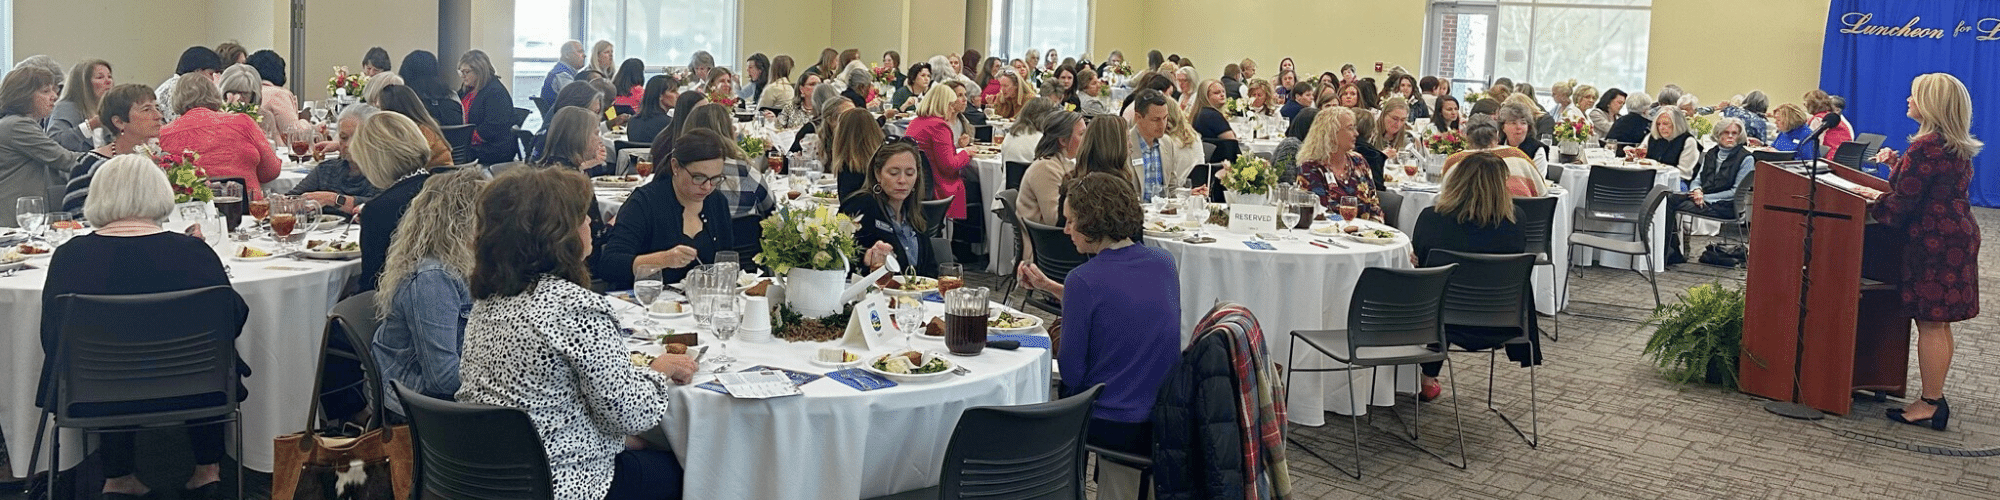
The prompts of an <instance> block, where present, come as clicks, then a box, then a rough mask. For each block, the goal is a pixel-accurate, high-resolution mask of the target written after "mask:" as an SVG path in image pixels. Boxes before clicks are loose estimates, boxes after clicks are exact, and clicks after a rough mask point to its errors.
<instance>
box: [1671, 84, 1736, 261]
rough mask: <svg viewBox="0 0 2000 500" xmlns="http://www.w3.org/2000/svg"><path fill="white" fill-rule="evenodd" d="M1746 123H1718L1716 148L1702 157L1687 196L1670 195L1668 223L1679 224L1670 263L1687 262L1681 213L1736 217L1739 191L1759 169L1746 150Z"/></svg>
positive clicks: (1674, 232) (1673, 236) (1675, 226)
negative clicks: (1682, 243)
mask: <svg viewBox="0 0 2000 500" xmlns="http://www.w3.org/2000/svg"><path fill="white" fill-rule="evenodd" d="M1743 136H1744V132H1743V120H1738V119H1735V118H1727V117H1725V118H1723V119H1722V121H1721V122H1719V123H1716V124H1715V147H1713V148H1709V150H1708V151H1707V152H1704V153H1702V154H1701V166H1699V167H1696V168H1695V171H1694V178H1693V179H1692V180H1691V181H1690V182H1689V183H1688V191H1687V192H1685V193H1669V194H1668V195H1667V220H1670V221H1676V223H1675V224H1671V225H1669V226H1668V227H1669V228H1670V229H1668V230H1667V263H1668V264H1677V263H1680V262H1687V257H1686V256H1684V255H1682V254H1681V245H1680V239H1681V231H1682V229H1681V224H1679V223H1678V221H1680V217H1678V214H1679V213H1680V212H1688V213H1695V214H1701V215H1704V216H1708V217H1715V218H1721V219H1734V218H1736V203H1735V201H1736V189H1737V188H1740V187H1745V186H1744V185H1743V183H1744V182H1745V181H1748V180H1749V178H1750V172H1751V171H1753V170H1755V169H1756V167H1755V165H1754V162H1755V161H1756V160H1755V159H1754V158H1751V157H1750V150H1749V149H1746V148H1745V147H1744V142H1743Z"/></svg>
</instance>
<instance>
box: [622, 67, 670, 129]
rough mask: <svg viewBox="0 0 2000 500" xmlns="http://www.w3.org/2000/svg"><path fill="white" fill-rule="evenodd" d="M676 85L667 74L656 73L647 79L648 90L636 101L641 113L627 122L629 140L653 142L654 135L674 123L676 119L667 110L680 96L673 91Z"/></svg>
mask: <svg viewBox="0 0 2000 500" xmlns="http://www.w3.org/2000/svg"><path fill="white" fill-rule="evenodd" d="M675 86H676V85H675V84H674V78H673V77H671V76H667V75H654V76H653V77H652V78H650V79H647V80H646V90H645V91H643V92H641V94H640V95H641V97H640V98H639V100H638V101H637V102H636V103H635V104H636V105H637V107H638V108H639V114H637V115H634V116H633V117H632V120H631V121H627V122H625V137H626V139H627V140H636V141H645V142H647V143H651V142H652V140H653V136H656V135H659V134H660V131H661V130H666V128H667V126H668V125H672V124H673V122H674V119H673V117H672V116H671V115H669V114H668V113H667V110H669V109H673V108H672V106H673V105H674V100H675V99H677V98H679V97H680V95H679V94H676V93H674V92H673V88H674V87H675Z"/></svg>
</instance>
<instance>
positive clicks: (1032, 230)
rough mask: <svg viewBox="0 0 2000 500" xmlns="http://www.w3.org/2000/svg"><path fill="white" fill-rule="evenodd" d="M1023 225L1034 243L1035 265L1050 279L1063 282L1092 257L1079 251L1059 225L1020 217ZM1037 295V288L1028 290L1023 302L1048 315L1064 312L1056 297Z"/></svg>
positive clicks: (1029, 239) (1029, 238)
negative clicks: (1071, 272)
mask: <svg viewBox="0 0 2000 500" xmlns="http://www.w3.org/2000/svg"><path fill="white" fill-rule="evenodd" d="M1021 226H1022V227H1025V228H1026V230H1027V232H1028V241H1030V242H1032V243H1033V244H1034V246H1035V267H1036V268H1039V269H1041V271H1042V274H1043V275H1046V276H1048V277H1049V280H1050V281H1054V282H1057V283H1062V282H1063V280H1064V279H1065V278H1068V277H1069V272H1070V271H1072V270H1075V269H1076V267H1077V266H1081V265H1083V263H1084V262H1085V261H1088V260H1090V256H1088V255H1084V254H1083V252H1079V251H1077V249H1076V242H1073V241H1070V239H1069V235H1067V234H1063V229H1062V228H1060V227H1055V226H1044V225H1041V224H1038V223H1036V222H1035V221H1031V220H1026V219H1023V220H1021ZM1036 295H1037V292H1036V291H1035V290H1033V289H1029V290H1028V298H1026V299H1024V303H1025V304H1027V305H1030V306H1034V307H1035V308H1036V309H1041V310H1042V311H1043V312H1047V313H1049V314H1058V315H1059V314H1062V304H1061V303H1059V302H1056V301H1055V298H1054V297H1049V298H1038V297H1037V296H1036Z"/></svg>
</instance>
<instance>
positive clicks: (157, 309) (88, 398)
mask: <svg viewBox="0 0 2000 500" xmlns="http://www.w3.org/2000/svg"><path fill="white" fill-rule="evenodd" d="M55 300H56V303H55V306H56V307H57V308H59V309H60V310H61V311H63V324H62V332H61V337H60V339H59V340H58V341H57V342H56V355H55V366H56V367H57V368H56V372H55V375H56V379H55V387H54V391H52V392H51V394H50V396H51V397H53V398H55V401H54V402H53V404H49V405H46V406H45V407H46V408H50V409H51V411H53V412H54V413H55V415H56V423H57V424H58V425H61V426H63V427H112V426H126V425H142V424H146V423H153V422H162V421H176V422H178V421H185V420H192V419H198V418H209V417H216V416H222V415H229V414H231V413H234V412H235V411H236V406H237V405H236V403H237V401H236V400H237V395H238V394H237V392H238V380H237V378H238V376H239V375H238V373H237V370H236V364H237V357H236V336H237V334H238V333H240V332H242V330H243V322H244V320H245V319H247V318H248V317H249V309H248V307H247V306H245V305H244V303H243V299H242V297H240V296H238V295H237V294H236V290H235V289H232V288H230V287H228V286H225V285H218V286H211V287H206V288H196V289H192V290H181V291H173V292H160V293H147V294H135V295H85V294H63V295H58V296H56V298H55ZM147 400H155V401H157V400H172V401H176V402H179V403H184V404H180V405H178V406H180V408H178V409H175V410H168V411H161V412H150V413H123V412H115V411H107V410H106V407H107V406H109V405H115V404H117V403H123V402H131V401H147Z"/></svg>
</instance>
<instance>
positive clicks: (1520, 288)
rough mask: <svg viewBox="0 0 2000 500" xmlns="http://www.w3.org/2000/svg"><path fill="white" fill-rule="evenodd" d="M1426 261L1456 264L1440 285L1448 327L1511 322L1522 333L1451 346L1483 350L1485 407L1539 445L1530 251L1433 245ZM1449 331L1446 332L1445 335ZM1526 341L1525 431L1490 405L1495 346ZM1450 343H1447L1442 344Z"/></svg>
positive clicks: (1538, 351)
mask: <svg viewBox="0 0 2000 500" xmlns="http://www.w3.org/2000/svg"><path fill="white" fill-rule="evenodd" d="M1425 263H1426V264H1431V265H1434V266H1435V265H1450V264H1456V265H1457V266H1458V267H1457V269H1455V270H1453V271H1452V272H1451V280H1450V281H1448V282H1446V284H1445V289H1444V324H1445V329H1446V330H1450V329H1451V328H1452V327H1454V326H1457V327H1475V328H1516V329H1519V330H1520V332H1521V335H1520V336H1518V337H1515V338H1513V339H1510V340H1508V341H1506V342H1505V343H1503V344H1501V345H1499V346H1494V347H1491V348H1487V349H1452V350H1451V351H1452V352H1464V353H1479V352H1484V353H1486V409H1487V410H1488V411H1491V412H1493V413H1494V414H1496V415H1499V416H1500V421H1501V422H1505V423H1507V427H1510V428H1513V429H1514V434H1515V435H1518V436H1520V437H1521V440H1522V441H1526V442H1527V443H1528V447H1529V448H1537V447H1539V446H1540V445H1541V436H1542V430H1541V412H1540V408H1539V407H1538V406H1536V404H1535V397H1536V396H1537V390H1536V388H1537V386H1536V382H1537V381H1538V380H1537V378H1536V377H1535V367H1536V366H1537V365H1539V364H1541V357H1542V353H1541V346H1540V344H1539V343H1537V342H1535V340H1534V338H1533V332H1532V329H1533V328H1534V326H1533V325H1534V323H1533V322H1532V321H1530V318H1531V317H1532V316H1531V315H1533V314H1535V310H1534V291H1533V290H1534V288H1533V286H1531V282H1530V281H1529V279H1530V277H1531V276H1532V275H1533V274H1534V272H1535V255H1534V254H1525V253H1518V254H1473V253H1461V252H1454V251H1451V250H1443V249H1433V250H1431V253H1430V256H1429V258H1428V259H1426V260H1425ZM1446 337H1447V338H1449V337H1450V335H1449V334H1447V335H1446ZM1514 345H1525V346H1527V349H1528V350H1529V356H1530V357H1531V358H1530V359H1531V361H1530V362H1529V363H1528V426H1529V427H1530V428H1532V429H1533V430H1534V436H1533V437H1530V436H1529V435H1528V434H1527V433H1525V432H1522V431H1521V426H1519V425H1516V424H1514V420H1513V419H1510V418H1507V413H1506V412H1502V411H1500V408H1498V407H1495V406H1493V386H1494V385H1495V384H1496V382H1495V381H1494V378H1493V374H1494V366H1495V365H1497V364H1498V363H1499V358H1500V355H1499V353H1500V351H1501V350H1502V349H1503V348H1505V347H1507V346H1514ZM1447 347H1449V346H1447Z"/></svg>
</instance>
